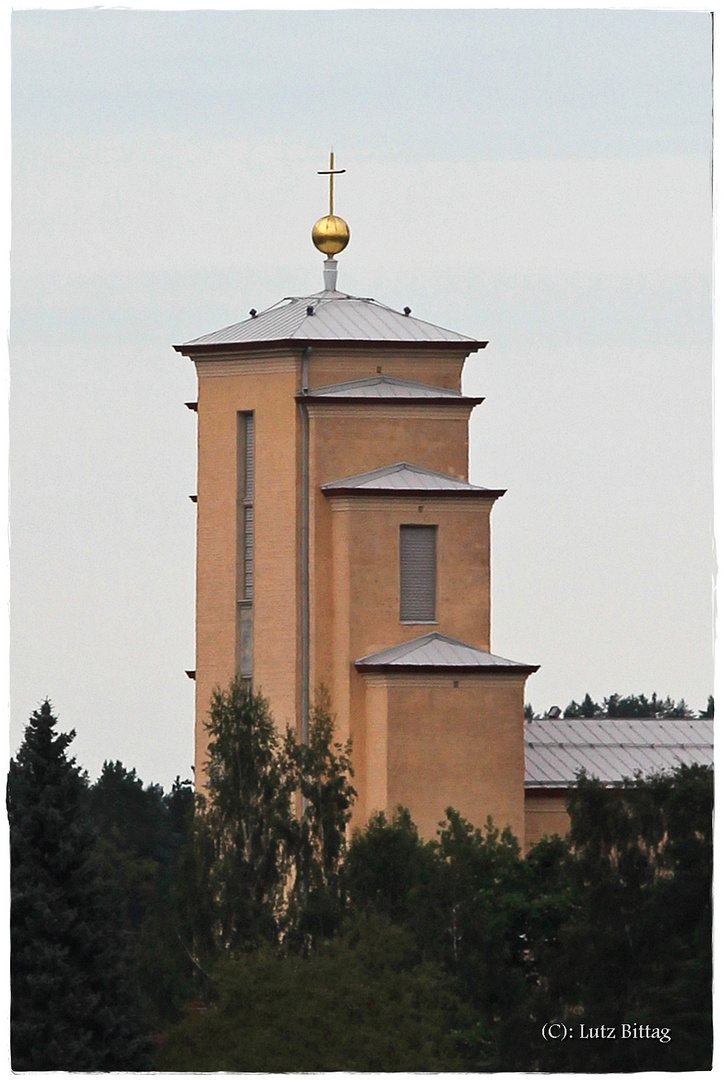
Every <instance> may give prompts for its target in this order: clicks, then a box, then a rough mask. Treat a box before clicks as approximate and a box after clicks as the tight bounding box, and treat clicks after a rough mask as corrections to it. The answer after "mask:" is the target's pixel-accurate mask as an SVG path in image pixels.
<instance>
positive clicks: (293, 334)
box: [175, 291, 486, 351]
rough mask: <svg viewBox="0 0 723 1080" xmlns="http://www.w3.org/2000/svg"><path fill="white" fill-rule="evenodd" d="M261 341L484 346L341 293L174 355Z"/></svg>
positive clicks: (285, 305)
mask: <svg viewBox="0 0 723 1080" xmlns="http://www.w3.org/2000/svg"><path fill="white" fill-rule="evenodd" d="M265 341H370V342H371V341H398V342H422V341H427V342H448V343H449V342H452V343H454V342H456V343H459V344H462V345H464V344H466V345H469V346H470V351H472V350H473V349H474V348H480V347H483V346H484V344H486V342H484V343H483V342H478V341H476V340H475V339H474V338H471V337H467V336H466V335H465V334H458V333H457V332H456V331H454V330H447V329H445V328H444V327H442V326H435V325H434V323H429V322H424V321H422V320H421V319H414V318H412V316H411V315H404V314H402V312H401V311H395V310H394V309H393V308H390V307H387V306H386V304H380V303H379V302H378V301H376V300H373V299H372V298H371V297H362V296H350V295H349V294H347V293H341V292H329V291H325V292H320V293H314V294H313V295H312V296H287V297H285V298H284V299H283V300H280V301H279V302H278V303H277V304H274V305H273V306H272V307H270V308H266V310H265V311H260V312H259V313H258V314H257V315H255V316H254V317H252V318H249V319H244V320H243V322H238V323H233V324H232V325H231V326H224V327H222V328H221V329H220V330H215V331H213V332H212V333H210V334H203V335H202V336H201V337H197V338H193V339H192V340H191V341H186V342H184V344H183V345H176V346H175V348H176V349H177V350H178V351H183V350H184V349H192V348H196V347H200V346H205V345H212V346H213V345H239V344H248V343H253V342H265Z"/></svg>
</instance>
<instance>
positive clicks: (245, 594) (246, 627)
mask: <svg viewBox="0 0 723 1080" xmlns="http://www.w3.org/2000/svg"><path fill="white" fill-rule="evenodd" d="M254 434H255V431H254V414H253V413H251V412H246V413H243V412H241V413H239V414H238V432H237V437H238V441H237V446H236V481H237V501H236V670H237V671H238V673H239V674H240V675H241V676H242V677H243V678H244V679H250V678H251V675H252V672H253V653H254V611H253V598H254V464H255V461H254V458H255V454H254V449H255V438H254Z"/></svg>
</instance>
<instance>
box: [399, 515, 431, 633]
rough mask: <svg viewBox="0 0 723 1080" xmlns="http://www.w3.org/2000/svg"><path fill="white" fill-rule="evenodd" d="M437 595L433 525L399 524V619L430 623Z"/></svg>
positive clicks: (408, 621)
mask: <svg viewBox="0 0 723 1080" xmlns="http://www.w3.org/2000/svg"><path fill="white" fill-rule="evenodd" d="M436 597H437V527H436V525H401V526H400V527H399V618H400V620H401V622H405V623H418V622H421V623H425V622H434V621H435V615H436Z"/></svg>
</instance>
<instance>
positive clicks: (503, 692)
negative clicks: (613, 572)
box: [175, 154, 537, 843]
mask: <svg viewBox="0 0 723 1080" xmlns="http://www.w3.org/2000/svg"><path fill="white" fill-rule="evenodd" d="M339 171H341V172H343V171H344V170H339ZM336 174H337V173H336V170H335V169H334V158H333V154H332V156H331V160H330V165H329V170H328V173H325V174H324V175H328V176H329V213H328V215H326V216H325V217H323V218H322V219H321V220H320V221H318V222H317V223H316V225H315V226H314V228H313V231H312V239H313V242H314V244H315V246H316V247H317V248H318V250H319V251H321V252H322V254H324V255H325V256H326V259H325V261H324V264H323V286H324V287H323V289H322V291H321V292H317V293H313V294H311V295H309V296H290V297H286V298H284V299H283V300H281V301H280V302H279V303H277V304H275V305H273V306H272V307H270V308H267V309H266V310H265V311H260V312H257V311H255V310H252V311H251V312H250V313H249V317H248V318H247V319H245V320H244V321H242V322H239V323H235V324H233V325H232V326H227V327H224V328H223V329H221V330H217V331H214V332H213V333H210V334H205V335H204V336H202V337H198V338H195V339H194V340H193V341H189V342H186V343H185V344H183V345H176V346H175V348H176V350H177V351H178V352H180V353H182V354H183V355H185V356H188V357H190V358H191V359H192V360H193V362H194V363H195V365H196V370H197V374H198V401H197V403H196V409H197V414H198V495H197V508H198V522H197V575H196V672H195V677H196V777H197V782H201V781H200V778H201V777H202V776H203V772H204V763H205V757H206V748H207V735H206V730H205V724H204V721H205V718H206V716H207V714H208V709H209V704H210V700H211V694H212V691H213V688H214V687H216V686H220V687H225V686H227V685H228V683H229V681H230V679H231V677H232V676H233V675H234V674H235V673H237V674H240V675H241V676H242V677H243V678H245V679H248V680H249V681H250V684H251V685H253V687H254V689H255V690H259V691H261V692H262V693H263V694H264V696H265V697H267V698H268V699H269V701H270V704H271V711H272V714H273V716H274V718H275V720H276V722H277V724H278V725H279V727H280V729H282V730H283V729H284V728H285V727H286V725H287V724H289V725H291V726H292V727H294V728H295V729H296V731H297V733H298V735H299V737H300V738H302V739H303V738H305V737H306V734H307V727H308V716H309V707H310V703H311V704H313V701H314V698H315V695H316V693H318V691H319V688H321V687H322V686H323V687H325V688H326V689H327V690H328V691H329V694H330V697H331V710H332V713H333V714H334V715H335V717H336V735H337V737H338V738H339V739H341V740H345V739H346V738H347V737H351V739H352V745H353V749H352V760H353V764H354V786H355V787H356V789H357V792H358V799H357V803H356V806H355V813H354V819H353V820H354V822H355V823H356V824H363V823H364V822H366V820H367V819H368V817H369V815H370V814H371V813H373V812H374V811H375V810H384V811H387V812H388V813H391V812H393V811H394V809H395V808H396V807H397V806H398V805H400V804H401V805H404V806H406V807H408V808H409V810H410V812H411V815H412V818H413V820H414V821H415V822H416V823H417V825H418V826H419V828H420V831H421V833H422V835H423V836H425V837H433V836H434V835H435V832H436V828H437V824H438V822H439V821H440V820H441V819H442V817H443V816H444V811H445V809H446V807H447V806H454V807H455V809H457V810H459V811H460V812H461V813H462V814H463V815H464V816H465V817H466V818H468V819H469V820H470V821H472V822H473V823H474V824H476V825H482V824H483V823H484V821H485V820H486V818H487V816H488V815H491V816H492V818H493V819H494V821H495V823H496V824H497V825H498V826H500V827H504V826H505V825H510V826H511V828H512V830H513V832H514V833H515V835H517V837H518V838H519V840H520V842H521V843H522V842H524V743H523V708H524V686H525V681H526V678H527V676H528V675H529V674H530V673H531V672H533V671H536V670H537V668H536V667H535V666H534V665H529V664H521V663H517V662H515V661H512V660H506V659H504V658H502V657H498V656H494V655H492V653H491V652H490V651H489V650H490V513H491V511H492V507H493V505H494V502H495V500H496V499H498V498H499V497H500V496H502V495H504V492H503V491H500V490H495V489H489V488H484V487H479V486H477V485H474V484H470V483H469V481H468V479H467V477H468V423H469V417H470V413H471V411H472V409H473V408H474V407H475V406H477V405H479V404H480V403H481V401H482V399H481V398H472V397H466V396H464V395H463V394H462V392H461V374H462V368H463V365H464V362H465V360H466V358H467V357H468V356H470V355H471V354H473V353H476V352H478V351H479V350H481V349H484V348H485V346H486V344H487V342H484V341H475V340H474V339H472V338H469V337H466V336H465V335H463V334H459V333H456V332H455V331H452V330H446V329H443V328H442V327H439V326H434V325H433V324H431V323H428V322H423V321H422V320H420V319H417V318H414V317H413V316H412V314H411V311H410V309H409V308H405V309H404V311H403V312H398V311H395V310H393V309H392V308H389V307H386V306H385V305H384V304H382V303H378V302H377V301H376V300H372V299H370V298H369V297H358V296H350V295H349V294H348V293H345V292H341V291H339V289H338V281H337V274H338V265H337V260H336V257H335V256H336V255H338V254H339V253H340V252H341V251H343V249H344V248H345V247H346V245H347V243H348V242H349V228H348V226H347V225H346V223H345V222H344V221H343V220H342V219H341V218H339V217H337V216H336V215H335V213H334V201H333V200H334V176H335V175H336Z"/></svg>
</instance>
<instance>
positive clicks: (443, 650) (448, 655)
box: [356, 630, 537, 674]
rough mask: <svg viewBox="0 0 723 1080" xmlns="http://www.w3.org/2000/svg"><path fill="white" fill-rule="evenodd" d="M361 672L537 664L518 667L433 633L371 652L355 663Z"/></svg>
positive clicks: (532, 668) (508, 669)
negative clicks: (367, 670) (372, 669)
mask: <svg viewBox="0 0 723 1080" xmlns="http://www.w3.org/2000/svg"><path fill="white" fill-rule="evenodd" d="M356 666H357V668H359V669H360V670H362V671H363V670H364V669H365V668H366V669H370V668H375V669H376V668H412V669H419V668H458V669H459V668H463V669H465V670H467V671H474V670H485V671H505V672H510V673H512V672H517V673H519V674H522V673H524V672H532V671H537V665H535V664H519V663H518V662H517V661H516V660H506V659H505V658H504V657H503V656H493V654H492V653H489V652H484V650H483V649H478V648H477V647H476V646H474V645H467V644H466V642H464V641H458V640H457V639H456V638H451V637H447V635H446V634H440V633H439V632H438V631H436V630H434V631H432V633H430V634H423V635H422V637H418V638H414V639H413V640H412V641H404V642H402V644H401V645H393V646H392V647H391V648H390V649H382V650H381V652H376V653H371V654H370V655H369V656H363V657H362V658H361V660H357V661H356Z"/></svg>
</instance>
